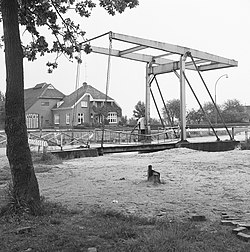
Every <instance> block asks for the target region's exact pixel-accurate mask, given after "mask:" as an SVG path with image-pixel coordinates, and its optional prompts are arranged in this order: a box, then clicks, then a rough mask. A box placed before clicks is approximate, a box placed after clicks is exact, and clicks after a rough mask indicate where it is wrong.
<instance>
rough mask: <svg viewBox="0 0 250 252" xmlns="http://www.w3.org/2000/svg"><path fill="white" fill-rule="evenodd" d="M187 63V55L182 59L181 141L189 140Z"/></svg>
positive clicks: (182, 56)
mask: <svg viewBox="0 0 250 252" xmlns="http://www.w3.org/2000/svg"><path fill="white" fill-rule="evenodd" d="M185 61H186V54H184V55H181V57H180V119H181V121H180V128H181V141H186V140H187V133H186V87H185V77H184V73H185Z"/></svg>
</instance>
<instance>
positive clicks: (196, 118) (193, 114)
mask: <svg viewBox="0 0 250 252" xmlns="http://www.w3.org/2000/svg"><path fill="white" fill-rule="evenodd" d="M203 119H204V114H203V112H202V110H201V109H198V110H195V109H191V110H190V111H188V113H187V123H189V124H200V123H201V122H202V120H203Z"/></svg>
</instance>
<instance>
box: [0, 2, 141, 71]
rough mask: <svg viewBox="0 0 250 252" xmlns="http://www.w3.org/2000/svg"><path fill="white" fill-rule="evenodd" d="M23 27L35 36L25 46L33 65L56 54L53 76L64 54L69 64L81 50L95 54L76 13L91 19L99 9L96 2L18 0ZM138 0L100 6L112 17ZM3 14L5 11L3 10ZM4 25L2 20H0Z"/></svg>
mask: <svg viewBox="0 0 250 252" xmlns="http://www.w3.org/2000/svg"><path fill="white" fill-rule="evenodd" d="M18 4H19V23H20V25H21V26H23V27H24V28H25V32H28V33H29V34H30V35H31V41H30V42H29V43H28V44H26V45H25V44H23V45H22V46H23V51H24V57H26V58H27V59H28V60H29V61H33V60H35V59H36V58H37V56H38V55H39V56H44V55H45V54H46V53H55V54H56V57H55V62H48V63H47V66H48V67H49V69H48V71H49V72H52V71H53V69H55V68H56V67H57V65H58V64H57V59H58V57H60V56H61V55H62V54H63V55H64V56H66V57H67V58H68V59H69V60H72V59H73V58H74V57H75V58H76V59H77V60H78V59H79V58H78V57H77V56H75V54H78V53H79V52H80V51H81V49H83V50H84V51H85V52H86V53H90V52H91V47H90V44H88V43H86V44H84V45H82V43H83V42H84V41H86V39H85V37H84V36H85V31H83V30H82V29H81V27H80V25H79V24H76V23H75V22H74V21H73V20H72V19H71V16H72V12H73V13H74V12H75V13H76V14H78V15H79V16H80V17H85V18H88V17H90V15H91V11H92V9H93V8H95V7H96V5H97V4H96V3H95V2H94V1H92V0H83V1H77V0H43V1H40V0H18ZM138 4H139V2H138V0H99V5H100V6H101V7H103V8H104V9H105V10H107V12H108V13H109V14H111V15H115V13H116V12H118V13H122V12H123V11H124V10H125V9H126V8H134V7H135V6H137V5H138ZM0 11H1V10H0ZM0 21H1V19H0ZM43 27H47V28H48V30H49V31H50V32H51V35H52V37H48V36H46V37H45V35H44V34H43V32H44V29H43Z"/></svg>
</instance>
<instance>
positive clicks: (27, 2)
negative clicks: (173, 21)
mask: <svg viewBox="0 0 250 252" xmlns="http://www.w3.org/2000/svg"><path fill="white" fill-rule="evenodd" d="M99 3H100V6H102V7H103V8H105V9H106V10H107V11H108V13H109V14H111V15H114V14H115V12H119V13H121V12H123V11H124V10H125V9H126V8H127V7H128V8H133V7H135V6H136V5H137V4H138V0H122V1H116V0H99ZM95 6H96V4H95V3H94V2H92V1H91V0H84V1H76V0H43V1H40V0H0V12H1V14H2V18H1V19H0V21H3V31H4V40H3V41H4V47H5V64H6V103H5V105H6V106H5V109H6V113H5V114H6V120H5V131H6V135H7V157H8V160H9V164H10V169H11V174H12V181H13V197H14V199H15V202H16V204H17V206H19V207H21V208H22V209H28V210H29V211H31V212H33V213H35V212H37V210H39V209H40V193H39V186H38V182H37V179H36V176H35V172H34V167H33V163H32V158H31V153H30V149H29V145H28V136H27V128H26V123H25V110H24V77H23V57H24V56H25V57H27V58H28V60H35V59H36V57H37V54H38V55H41V56H43V55H45V54H46V53H56V54H57V56H56V58H55V62H53V63H51V62H48V63H47V65H48V67H49V71H52V69H54V68H56V67H57V62H56V60H57V58H58V57H59V56H60V54H64V55H65V56H67V57H68V58H69V59H72V58H73V56H74V53H75V52H79V51H80V50H81V42H83V41H84V34H85V33H84V32H83V31H82V30H81V29H80V26H79V25H77V24H75V23H74V22H73V21H72V20H71V19H70V18H64V14H66V13H67V12H68V11H69V10H71V9H72V8H74V9H75V11H76V13H78V14H79V15H80V16H81V17H89V16H90V13H91V10H92V8H94V7H95ZM19 24H20V25H23V26H24V27H25V31H26V32H29V33H30V34H31V38H32V39H31V42H30V43H29V44H28V45H24V44H22V43H21V40H20V32H19ZM43 26H46V27H48V29H49V30H50V31H51V34H52V36H53V37H54V41H52V43H48V42H47V41H46V38H45V36H43V35H41V31H39V30H38V29H39V28H40V27H43ZM80 38H82V40H81V41H80ZM84 49H85V52H87V53H89V52H90V51H91V49H90V45H88V44H87V45H85V48H84ZM77 60H79V59H78V58H77Z"/></svg>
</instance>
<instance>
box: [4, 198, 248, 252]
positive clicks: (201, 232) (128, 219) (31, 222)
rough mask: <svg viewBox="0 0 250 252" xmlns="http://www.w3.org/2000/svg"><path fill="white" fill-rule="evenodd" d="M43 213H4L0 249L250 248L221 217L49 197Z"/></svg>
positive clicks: (133, 251)
mask: <svg viewBox="0 0 250 252" xmlns="http://www.w3.org/2000/svg"><path fill="white" fill-rule="evenodd" d="M43 206H44V213H43V215H41V216H31V215H26V214H22V215H13V214H6V213H5V215H3V216H1V217H0V234H1V236H0V244H1V247H0V251H5V252H8V251H69V252H71V251H72V252H74V251H88V248H91V247H94V248H96V249H97V251H98V252H106V251H110V252H113V251H114V252H116V251H128V252H130V251H131V252H138V251H145V252H150V251H155V252H163V251H164V252H166V251H183V252H184V251H185V252H187V251H194V252H197V251H210V252H216V251H232V252H236V251H242V252H243V251H246V252H247V251H250V245H249V244H248V243H246V242H243V241H241V240H238V239H237V238H236V236H235V235H233V234H232V232H231V231H232V228H231V227H226V226H221V225H220V224H219V223H209V222H208V221H206V222H191V221H189V220H186V221H178V220H171V221H170V220H168V219H161V220H156V219H147V218H139V217H135V216H124V215H122V214H120V213H118V212H114V211H104V210H102V209H100V208H98V207H94V208H93V210H92V211H90V212H89V211H88V212H87V211H73V210H69V209H67V208H65V207H63V206H61V205H59V204H54V203H48V202H44V203H43Z"/></svg>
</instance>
